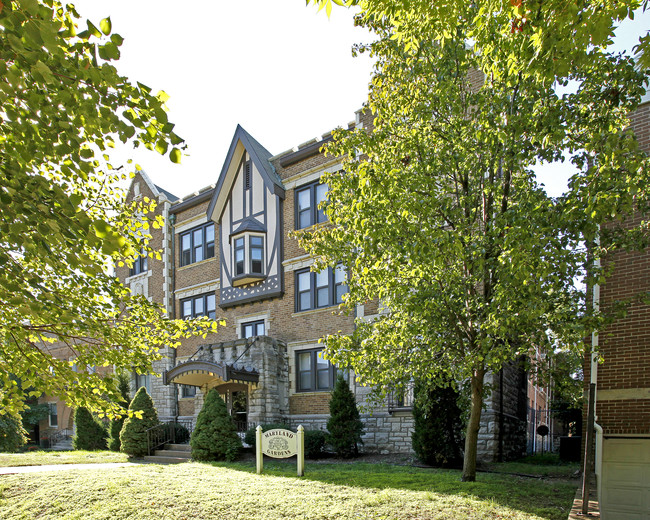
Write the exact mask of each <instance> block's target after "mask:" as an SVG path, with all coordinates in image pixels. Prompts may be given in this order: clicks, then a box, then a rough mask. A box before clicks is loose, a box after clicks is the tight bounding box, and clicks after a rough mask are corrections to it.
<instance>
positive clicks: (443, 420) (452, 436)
mask: <svg viewBox="0 0 650 520" xmlns="http://www.w3.org/2000/svg"><path fill="white" fill-rule="evenodd" d="M458 398H459V395H458V392H457V391H456V390H455V389H454V388H452V387H446V388H427V387H426V386H424V385H422V384H418V385H416V386H415V400H414V403H413V422H414V429H413V434H412V435H411V446H412V447H413V451H414V452H415V454H416V455H417V457H418V459H420V460H421V461H422V462H424V463H425V464H429V465H431V466H444V467H457V466H460V465H461V464H462V461H463V445H464V442H465V440H464V435H463V430H464V425H463V419H462V416H463V413H462V410H461V407H460V406H459V405H458Z"/></svg>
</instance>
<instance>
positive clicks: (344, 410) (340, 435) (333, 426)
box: [327, 374, 363, 458]
mask: <svg viewBox="0 0 650 520" xmlns="http://www.w3.org/2000/svg"><path fill="white" fill-rule="evenodd" d="M327 431H328V435H327V442H328V444H329V445H330V446H332V447H333V448H334V451H336V454H337V455H338V456H339V457H344V458H348V457H356V456H357V455H359V444H362V443H363V441H362V440H361V435H362V434H363V423H362V422H361V418H360V417H359V410H358V409H357V402H356V400H355V398H354V394H353V393H352V391H351V390H350V386H349V385H348V383H347V382H346V381H345V379H343V376H342V375H341V374H338V375H337V377H336V384H335V385H334V390H332V398H331V399H330V418H329V419H328V420H327Z"/></svg>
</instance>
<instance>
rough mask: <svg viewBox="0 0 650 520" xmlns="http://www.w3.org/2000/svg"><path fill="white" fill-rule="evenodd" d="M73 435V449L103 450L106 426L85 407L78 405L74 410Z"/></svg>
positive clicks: (106, 433) (106, 435)
mask: <svg viewBox="0 0 650 520" xmlns="http://www.w3.org/2000/svg"><path fill="white" fill-rule="evenodd" d="M74 424H75V435H74V437H73V438H72V446H73V447H74V449H75V450H88V451H95V450H105V449H106V440H107V437H108V432H107V431H106V427H105V426H104V425H103V424H102V423H101V422H100V421H99V420H98V419H97V418H96V417H95V416H94V415H93V414H92V413H90V412H89V411H88V410H87V409H86V408H84V407H83V406H80V407H79V408H77V409H76V410H75V411H74Z"/></svg>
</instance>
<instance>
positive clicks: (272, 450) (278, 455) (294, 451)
mask: <svg viewBox="0 0 650 520" xmlns="http://www.w3.org/2000/svg"><path fill="white" fill-rule="evenodd" d="M304 431H305V430H304V429H303V427H302V426H298V431H297V432H292V431H291V430H282V429H276V430H269V431H266V432H263V431H262V427H261V426H258V427H257V429H256V432H255V434H256V435H255V458H256V459H257V472H258V473H262V469H263V468H264V455H267V456H269V457H273V458H275V459H286V458H287V457H292V456H293V455H297V456H298V457H297V461H296V462H297V465H298V476H299V477H302V476H303V475H304V474H305V436H304Z"/></svg>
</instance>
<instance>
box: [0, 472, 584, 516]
mask: <svg viewBox="0 0 650 520" xmlns="http://www.w3.org/2000/svg"><path fill="white" fill-rule="evenodd" d="M52 475H53V474H52V473H48V472H45V473H35V474H29V475H8V476H4V477H1V478H0V518H7V519H16V520H21V519H24V520H27V519H29V520H31V519H32V518H39V519H42V520H46V519H57V520H59V519H62V520H72V519H84V520H86V519H88V520H99V519H105V518H111V519H118V520H119V519H127V518H128V519H156V520H165V519H175V520H182V519H185V520H198V519H203V518H220V519H237V520H247V519H268V520H271V519H284V518H303V519H319V520H325V519H335V518H336V519H342V520H348V519H349V520H352V519H354V520H359V519H377V520H379V519H400V520H402V519H405V520H415V519H418V520H429V519H432V520H433V519H436V520H444V519H449V520H452V519H453V520H457V519H473V520H474V519H476V520H487V519H490V520H491V519H522V520H524V519H525V520H533V519H537V520H539V519H546V520H556V519H557V520H560V519H562V520H565V519H566V517H567V515H568V510H569V506H570V504H571V502H572V498H573V495H574V493H575V488H576V482H575V481H564V480H543V479H530V478H523V477H513V476H510V475H498V474H485V473H484V474H480V475H479V481H478V482H473V483H462V482H460V481H459V476H460V473H459V472H458V471H454V470H438V469H424V468H413V467H409V466H395V465H389V464H367V463H355V464H309V463H307V467H306V476H305V477H303V478H297V477H295V465H292V464H287V463H282V462H276V461H265V473H264V474H263V475H257V474H256V473H255V468H254V464H253V463H252V462H247V463H236V464H225V463H223V464H221V463H220V464H199V463H185V464H179V465H172V466H159V465H151V464H146V465H145V464H142V465H134V466H129V467H119V468H114V469H110V470H103V471H101V472H100V471H92V470H70V471H63V472H57V473H56V478H52Z"/></svg>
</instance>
